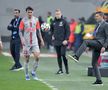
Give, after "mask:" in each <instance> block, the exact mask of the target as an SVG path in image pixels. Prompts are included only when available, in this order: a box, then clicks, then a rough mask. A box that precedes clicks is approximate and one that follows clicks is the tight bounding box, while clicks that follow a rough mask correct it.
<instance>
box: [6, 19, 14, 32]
mask: <svg viewBox="0 0 108 90" xmlns="http://www.w3.org/2000/svg"><path fill="white" fill-rule="evenodd" d="M7 29H8V30H10V31H11V30H13V29H14V27H13V19H12V20H11V22H10V24H9V25H8V26H7Z"/></svg>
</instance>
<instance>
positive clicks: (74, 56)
mask: <svg viewBox="0 0 108 90" xmlns="http://www.w3.org/2000/svg"><path fill="white" fill-rule="evenodd" d="M68 57H69V58H71V59H73V60H74V61H75V62H77V63H78V62H79V58H78V57H77V56H76V55H73V56H72V55H68Z"/></svg>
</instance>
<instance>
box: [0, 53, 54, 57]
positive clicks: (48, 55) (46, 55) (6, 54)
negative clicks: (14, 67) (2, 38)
mask: <svg viewBox="0 0 108 90" xmlns="http://www.w3.org/2000/svg"><path fill="white" fill-rule="evenodd" d="M2 54H3V55H5V56H11V54H10V53H8V52H2ZM21 56H23V54H22V53H21ZM31 56H33V55H32V54H31ZM40 57H56V54H40Z"/></svg>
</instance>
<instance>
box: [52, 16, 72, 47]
mask: <svg viewBox="0 0 108 90" xmlns="http://www.w3.org/2000/svg"><path fill="white" fill-rule="evenodd" d="M51 33H52V36H54V38H55V39H54V41H53V43H54V45H55V46H59V45H62V42H63V41H64V40H68V39H69V35H70V29H69V25H68V23H67V21H66V20H64V19H63V18H61V19H56V18H55V19H54V21H53V22H52V24H51Z"/></svg>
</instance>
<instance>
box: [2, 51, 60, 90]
mask: <svg viewBox="0 0 108 90" xmlns="http://www.w3.org/2000/svg"><path fill="white" fill-rule="evenodd" d="M2 54H3V55H4V56H10V57H11V54H10V53H7V52H2ZM40 56H41V57H56V55H54V54H41V55H40ZM39 81H41V82H42V83H43V84H45V85H47V86H48V87H49V88H51V89H52V90H58V89H57V88H55V87H54V86H52V85H50V84H49V83H47V82H45V81H44V80H42V79H39Z"/></svg>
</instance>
